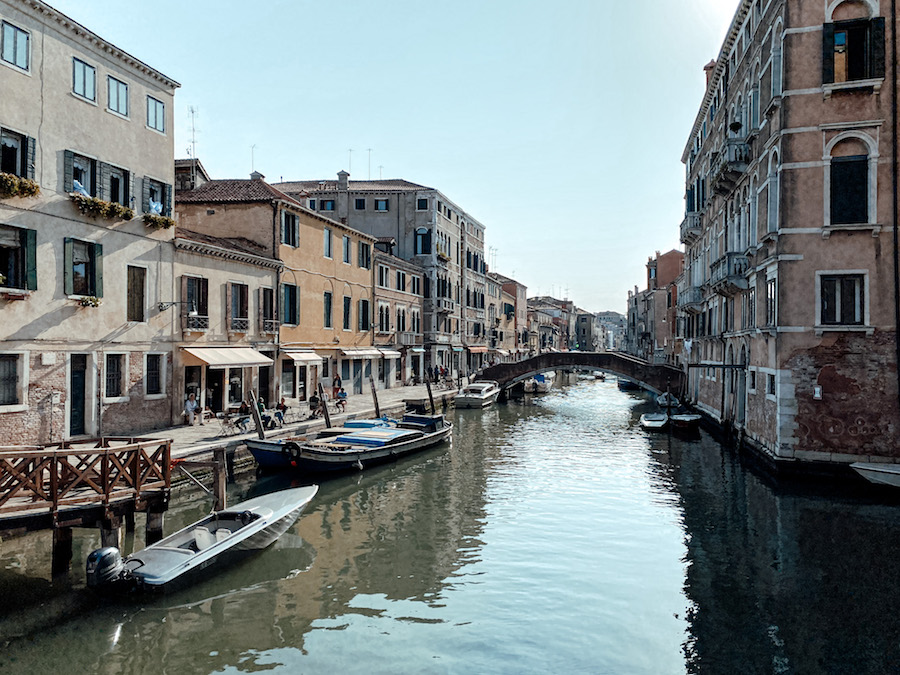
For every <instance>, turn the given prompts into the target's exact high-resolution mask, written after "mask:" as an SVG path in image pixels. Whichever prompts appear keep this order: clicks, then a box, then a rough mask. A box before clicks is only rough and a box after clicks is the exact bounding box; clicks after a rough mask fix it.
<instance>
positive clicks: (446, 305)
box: [434, 298, 456, 313]
mask: <svg viewBox="0 0 900 675" xmlns="http://www.w3.org/2000/svg"><path fill="white" fill-rule="evenodd" d="M434 308H435V309H436V310H437V311H439V312H448V313H450V312H453V310H454V309H456V303H455V302H453V300H450V299H449V298H435V300H434Z"/></svg>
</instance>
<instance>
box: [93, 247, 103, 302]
mask: <svg viewBox="0 0 900 675" xmlns="http://www.w3.org/2000/svg"><path fill="white" fill-rule="evenodd" d="M92 246H93V249H94V256H93V257H94V295H96V296H97V297H98V298H102V297H103V244H93V245H92Z"/></svg>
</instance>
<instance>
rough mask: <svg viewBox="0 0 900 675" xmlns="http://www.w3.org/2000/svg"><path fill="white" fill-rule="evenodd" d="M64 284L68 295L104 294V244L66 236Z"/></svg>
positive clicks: (99, 295)
mask: <svg viewBox="0 0 900 675" xmlns="http://www.w3.org/2000/svg"><path fill="white" fill-rule="evenodd" d="M64 255H65V261H64V265H65V268H64V271H63V277H64V278H63V285H64V287H65V293H66V295H94V296H97V297H98V298H99V297H102V296H103V246H102V245H101V244H93V243H90V242H87V241H78V240H77V239H70V238H68V237H66V239H65V241H64Z"/></svg>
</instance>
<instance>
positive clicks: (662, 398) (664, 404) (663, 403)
mask: <svg viewBox="0 0 900 675" xmlns="http://www.w3.org/2000/svg"><path fill="white" fill-rule="evenodd" d="M656 405H658V406H659V407H660V408H663V409H664V410H665V409H668V408H677V407H678V406H680V405H681V402H680V401H679V400H678V399H677V398H675V396H674V395H673V394H670V393H669V392H665V393H663V394H660V395H659V396H657V397H656Z"/></svg>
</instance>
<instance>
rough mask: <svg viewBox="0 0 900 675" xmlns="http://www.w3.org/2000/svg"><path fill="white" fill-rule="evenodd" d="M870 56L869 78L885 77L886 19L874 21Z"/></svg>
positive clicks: (881, 18) (870, 37) (871, 31)
mask: <svg viewBox="0 0 900 675" xmlns="http://www.w3.org/2000/svg"><path fill="white" fill-rule="evenodd" d="M869 41H870V42H869V44H870V54H871V56H872V65H871V70H870V72H869V77H884V17H883V16H879V17H876V18H874V19H872V26H871V29H870V31H869Z"/></svg>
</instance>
